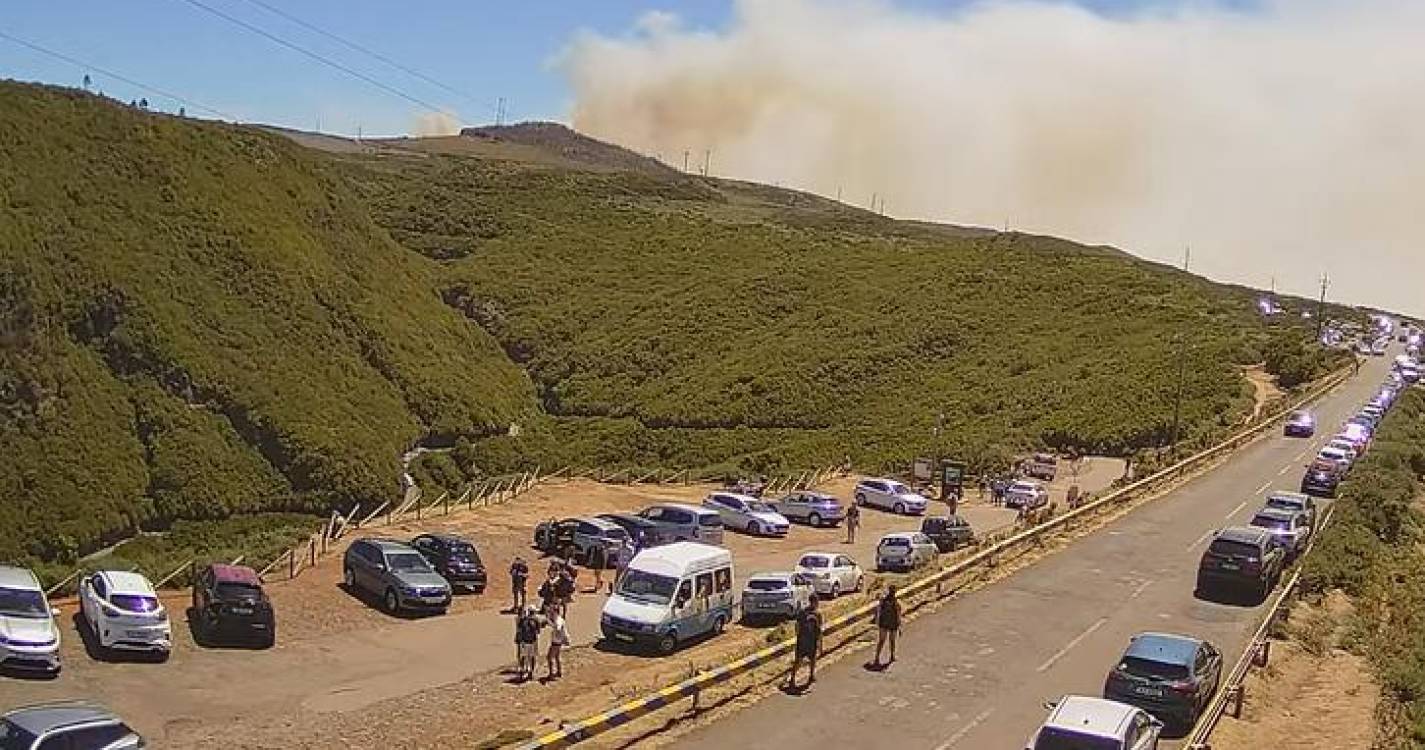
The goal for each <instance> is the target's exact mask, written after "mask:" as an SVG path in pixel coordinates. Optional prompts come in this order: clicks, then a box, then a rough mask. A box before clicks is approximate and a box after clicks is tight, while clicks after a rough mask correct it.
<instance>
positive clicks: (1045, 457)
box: [1023, 453, 1059, 482]
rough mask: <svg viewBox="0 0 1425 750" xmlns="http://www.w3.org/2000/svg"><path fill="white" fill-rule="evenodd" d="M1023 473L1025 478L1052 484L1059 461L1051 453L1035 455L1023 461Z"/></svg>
mask: <svg viewBox="0 0 1425 750" xmlns="http://www.w3.org/2000/svg"><path fill="white" fill-rule="evenodd" d="M1023 471H1024V475H1025V476H1027V477H1034V478H1035V479H1042V480H1044V481H1046V482H1052V481H1054V475H1055V474H1057V473H1058V471H1059V459H1058V458H1057V457H1056V456H1055V455H1054V454H1052V453H1035V454H1034V455H1032V456H1030V457H1029V458H1027V459H1025V460H1024V466H1023Z"/></svg>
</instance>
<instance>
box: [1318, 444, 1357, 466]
mask: <svg viewBox="0 0 1425 750" xmlns="http://www.w3.org/2000/svg"><path fill="white" fill-rule="evenodd" d="M1316 460H1317V461H1330V462H1331V463H1333V464H1336V465H1337V466H1339V467H1340V468H1341V471H1346V470H1348V469H1350V468H1351V454H1349V453H1347V452H1346V451H1344V450H1342V449H1340V448H1335V447H1332V446H1329V445H1327V446H1323V447H1322V448H1321V450H1319V451H1317V453H1316Z"/></svg>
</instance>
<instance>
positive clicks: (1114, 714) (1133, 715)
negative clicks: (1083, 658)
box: [1024, 695, 1163, 750]
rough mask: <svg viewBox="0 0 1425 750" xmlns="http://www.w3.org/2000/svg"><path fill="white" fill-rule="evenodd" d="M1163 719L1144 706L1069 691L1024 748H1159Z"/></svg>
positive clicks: (1054, 706) (1053, 749)
mask: <svg viewBox="0 0 1425 750" xmlns="http://www.w3.org/2000/svg"><path fill="white" fill-rule="evenodd" d="M1162 732H1163V722H1161V721H1158V720H1157V719H1155V718H1153V717H1152V716H1151V715H1149V714H1148V712H1147V711H1144V710H1143V709H1141V708H1135V707H1133V706H1129V705H1126V704H1123V703H1119V702H1117V701H1111V700H1105V699H1103V698H1088V697H1084V696H1081V695H1067V696H1064V697H1063V698H1062V699H1060V700H1059V702H1058V703H1057V704H1054V705H1053V707H1052V710H1051V711H1050V712H1049V718H1047V719H1045V720H1044V724H1043V726H1040V727H1039V729H1038V731H1036V732H1035V733H1034V736H1033V737H1030V738H1029V741H1028V742H1026V743H1025V744H1024V750H1061V748H1094V750H1157V747H1158V735H1160V734H1162Z"/></svg>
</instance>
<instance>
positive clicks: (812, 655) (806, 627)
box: [787, 595, 821, 690]
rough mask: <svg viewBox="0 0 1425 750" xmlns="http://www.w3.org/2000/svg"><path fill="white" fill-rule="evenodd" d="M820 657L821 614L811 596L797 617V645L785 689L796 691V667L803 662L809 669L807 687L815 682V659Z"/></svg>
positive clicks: (815, 599)
mask: <svg viewBox="0 0 1425 750" xmlns="http://www.w3.org/2000/svg"><path fill="white" fill-rule="evenodd" d="M820 655H821V613H819V612H817V597H816V596H814V595H813V596H812V598H811V601H809V602H807V607H806V609H803V610H802V611H801V613H800V614H798V615H797V645H796V651H795V652H794V653H793V655H792V671H791V674H789V675H787V689H788V690H796V689H797V667H799V666H801V663H802V662H803V661H805V662H806V663H807V667H808V668H809V669H810V674H809V675H808V677H807V687H811V684H812V683H813V682H816V659H817V657H818V656H820Z"/></svg>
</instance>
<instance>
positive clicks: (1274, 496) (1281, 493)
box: [1267, 490, 1311, 505]
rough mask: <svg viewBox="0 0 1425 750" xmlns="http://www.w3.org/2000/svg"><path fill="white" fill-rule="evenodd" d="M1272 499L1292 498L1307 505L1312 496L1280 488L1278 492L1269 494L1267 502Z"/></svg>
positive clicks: (1293, 500)
mask: <svg viewBox="0 0 1425 750" xmlns="http://www.w3.org/2000/svg"><path fill="white" fill-rule="evenodd" d="M1272 500H1291V501H1292V502H1297V503H1301V504H1303V505H1306V504H1309V503H1310V502H1311V496H1310V495H1304V494H1302V493H1300V492H1286V491H1284V490H1278V491H1277V492H1272V493H1270V494H1268V495H1267V502H1271V501H1272Z"/></svg>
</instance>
